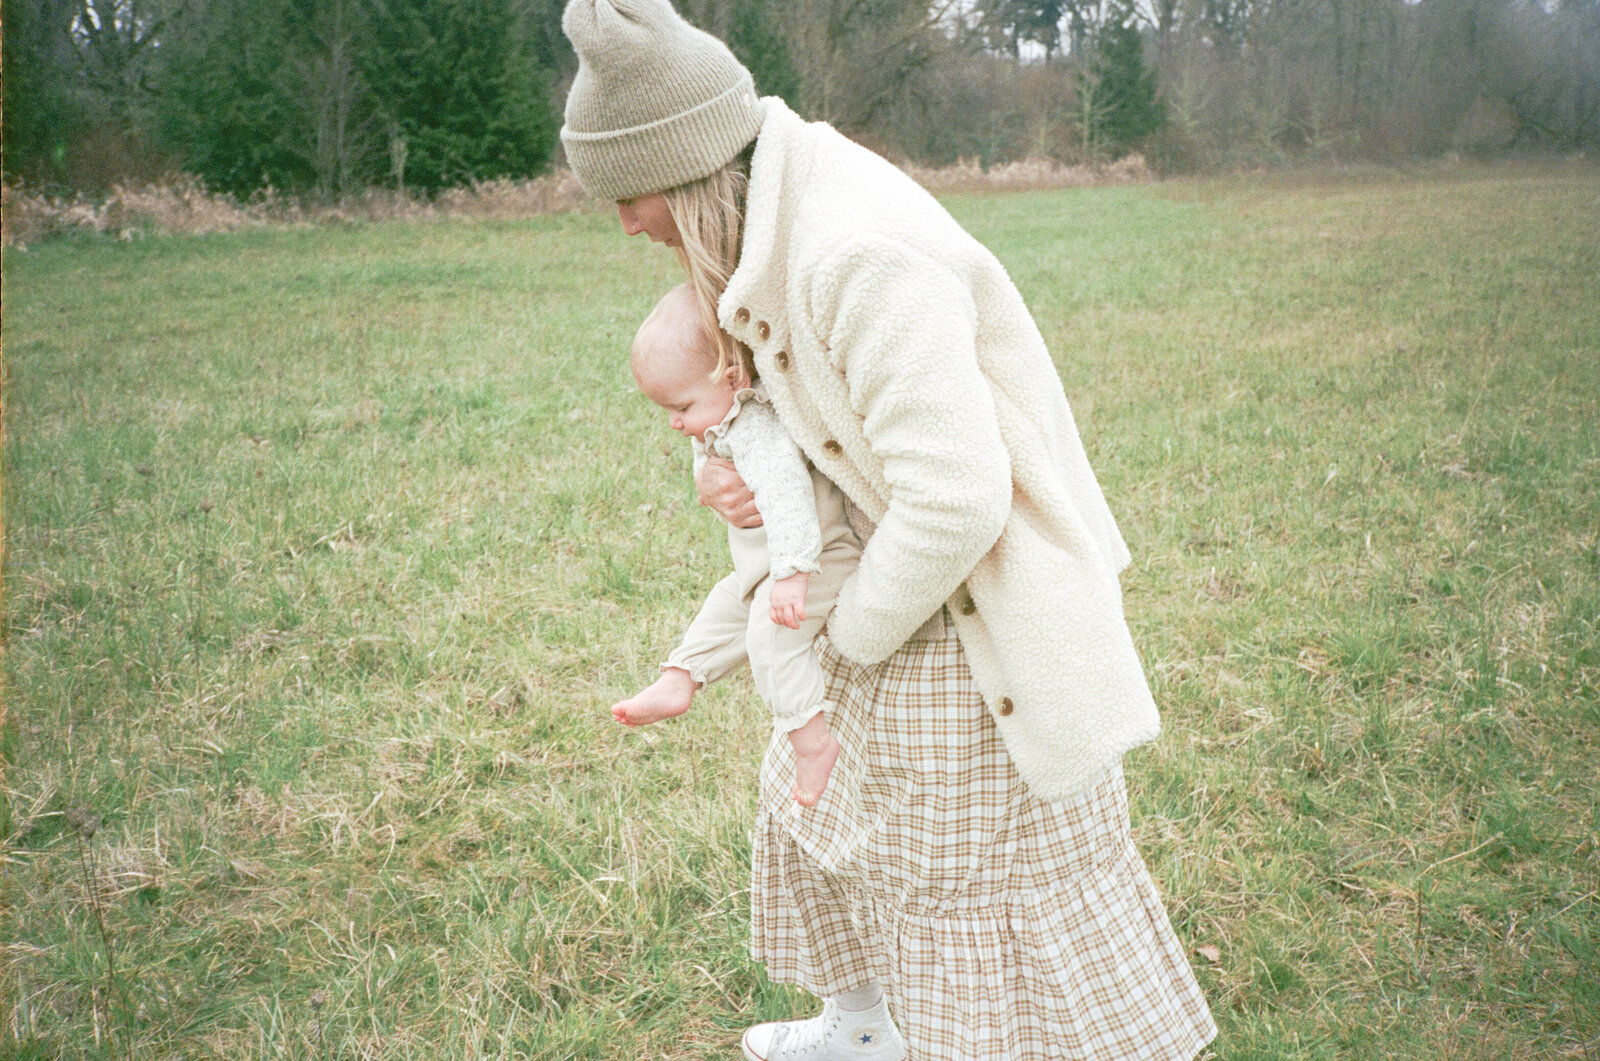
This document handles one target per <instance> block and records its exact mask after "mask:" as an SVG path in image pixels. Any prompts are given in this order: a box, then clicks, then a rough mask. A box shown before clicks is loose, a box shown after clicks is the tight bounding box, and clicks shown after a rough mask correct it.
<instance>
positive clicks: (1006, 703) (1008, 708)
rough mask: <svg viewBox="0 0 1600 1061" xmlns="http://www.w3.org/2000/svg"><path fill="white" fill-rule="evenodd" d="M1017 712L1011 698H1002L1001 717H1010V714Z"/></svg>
mask: <svg viewBox="0 0 1600 1061" xmlns="http://www.w3.org/2000/svg"><path fill="white" fill-rule="evenodd" d="M1015 710H1016V705H1015V704H1013V703H1012V702H1011V697H1009V696H1002V697H1001V698H1000V714H1001V715H1009V714H1011V712H1013V711H1015Z"/></svg>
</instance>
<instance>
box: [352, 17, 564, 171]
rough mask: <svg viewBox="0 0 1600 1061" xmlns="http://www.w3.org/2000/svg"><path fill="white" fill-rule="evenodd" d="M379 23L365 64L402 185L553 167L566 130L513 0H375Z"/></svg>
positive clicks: (363, 56)
mask: <svg viewBox="0 0 1600 1061" xmlns="http://www.w3.org/2000/svg"><path fill="white" fill-rule="evenodd" d="M370 26H371V33H370V35H369V39H368V42H367V47H366V48H364V49H363V51H362V54H361V59H360V66H361V70H362V73H363V75H364V76H365V79H366V82H367V84H368V87H369V88H370V89H371V91H372V94H373V100H374V103H375V106H376V107H377V111H378V114H379V115H380V117H381V118H382V119H383V120H384V122H385V123H386V125H387V127H388V131H389V136H390V142H391V148H392V151H391V158H392V159H393V165H392V170H393V172H392V175H393V176H394V178H395V179H396V180H397V181H399V182H403V183H404V185H405V186H406V187H414V188H420V189H424V190H427V191H435V190H437V189H440V188H444V187H448V186H450V185H453V184H459V183H461V182H463V181H467V180H474V179H485V178H492V177H522V176H529V175H531V174H533V173H535V172H537V171H538V170H540V169H541V168H543V166H544V165H545V164H546V163H547V162H548V161H549V158H550V155H551V153H552V152H553V151H554V149H555V142H556V133H557V130H558V128H559V123H558V121H557V118H556V112H555V108H554V106H553V105H552V104H551V102H550V96H549V91H548V89H547V88H546V86H545V83H544V79H543V76H542V72H541V71H540V70H539V69H538V67H537V66H536V65H535V64H534V63H533V62H532V61H531V60H530V58H529V57H528V55H527V50H526V49H525V48H524V47H523V46H522V43H521V39H520V37H519V35H518V33H517V32H516V29H515V27H516V20H515V12H514V11H513V9H512V5H511V3H510V0H371V19H370Z"/></svg>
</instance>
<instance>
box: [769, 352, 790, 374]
mask: <svg viewBox="0 0 1600 1061" xmlns="http://www.w3.org/2000/svg"><path fill="white" fill-rule="evenodd" d="M773 360H774V361H776V362H777V363H778V371H780V372H787V371H789V351H787V350H779V351H778V356H777V357H775V358H773Z"/></svg>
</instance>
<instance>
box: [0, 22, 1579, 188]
mask: <svg viewBox="0 0 1600 1061" xmlns="http://www.w3.org/2000/svg"><path fill="white" fill-rule="evenodd" d="M679 6H680V8H681V9H682V10H683V11H684V14H685V15H686V16H687V17H689V18H690V19H692V20H693V21H695V22H696V23H698V24H700V25H702V26H704V27H706V28H708V29H710V30H712V31H713V32H715V33H717V34H719V35H720V36H722V37H723V38H724V39H726V40H727V41H728V42H729V44H730V45H731V47H732V48H733V50H734V51H735V53H737V54H738V55H739V56H740V57H741V58H742V59H743V60H744V62H745V63H746V64H747V65H749V66H750V68H751V69H752V71H753V72H754V73H755V75H756V79H757V81H758V83H759V86H760V88H761V89H762V91H764V92H768V93H776V94H779V95H781V96H783V97H784V98H785V99H786V100H788V101H789V103H790V104H791V105H793V106H795V107H796V108H797V109H798V110H799V111H800V112H801V113H802V114H804V115H806V116H808V117H811V118H817V119H825V120H828V121H831V122H833V123H834V124H835V125H837V126H839V127H840V128H841V129H843V130H844V131H846V132H847V133H849V134H851V135H853V136H855V137H857V138H858V139H860V140H863V141H864V142H866V143H868V144H870V145H871V146H873V147H875V148H877V149H879V150H881V151H883V152H885V153H886V154H888V155H890V156H891V157H894V158H896V159H897V160H900V161H905V162H913V163H917V164H920V165H925V166H929V165H931V166H940V165H947V164H950V163H953V162H956V161H957V160H960V159H969V160H976V161H977V162H978V163H979V164H980V165H981V166H983V167H984V168H987V167H989V166H991V165H995V164H999V163H1006V162H1010V161H1014V160H1017V159H1022V158H1047V159H1052V160H1055V161H1060V162H1065V163H1080V162H1085V161H1098V160H1105V159H1111V158H1116V157H1120V156H1122V155H1124V154H1127V153H1129V152H1131V151H1135V150H1138V151H1141V152H1143V154H1144V155H1145V157H1146V158H1148V159H1149V160H1150V162H1151V164H1152V165H1153V166H1154V167H1155V168H1156V169H1157V170H1158V171H1160V172H1165V173H1171V172H1183V171H1193V170H1208V169H1231V168H1238V167H1249V166H1258V165H1274V164H1281V163H1286V162H1288V163H1292V162H1296V161H1299V160H1311V161H1327V160H1330V159H1333V160H1342V159H1351V158H1379V159H1393V158H1408V157H1419V156H1430V155H1437V154H1441V153H1447V152H1451V151H1470V152H1479V151H1490V152H1494V151H1504V150H1507V149H1510V150H1518V149H1528V148H1532V149H1556V150H1560V151H1573V150H1583V149H1592V148H1593V147H1595V146H1600V0H1543V2H1529V0H790V2H783V3H778V2H773V0H679ZM561 8H562V0H251V2H248V3H242V2H237V0H6V3H5V5H4V34H5V36H4V77H5V100H4V103H5V114H4V123H5V130H4V131H5V153H4V170H5V176H6V180H7V183H8V184H10V185H11V186H12V188H13V189H16V188H18V187H22V188H26V189H28V190H31V191H34V192H45V193H52V194H54V193H62V192H69V191H70V192H88V193H91V194H92V193H95V192H97V191H104V190H107V189H109V188H111V187H112V186H113V185H115V184H118V183H122V184H127V183H130V182H134V183H137V182H141V181H154V180H159V179H162V178H165V177H168V176H170V175H171V174H173V173H175V172H184V173H188V174H192V175H196V176H198V177H199V178H201V179H202V180H203V181H204V182H205V185H206V186H207V187H208V188H210V189H212V190H213V191H221V192H227V193H231V194H234V195H238V196H249V195H251V194H255V193H259V192H262V191H264V190H267V189H271V190H273V191H275V192H277V193H286V194H293V195H303V196H309V197H311V198H323V199H334V198H338V197H340V196H347V195H351V194H356V193H360V192H363V191H366V190H371V189H375V188H392V189H400V190H405V191H408V192H415V193H421V194H423V195H430V194H433V193H436V192H437V191H439V190H440V189H444V188H449V187H456V186H462V185H466V184H470V183H472V182H475V181H484V180H491V179H500V178H512V179H516V178H522V177H528V176H533V175H536V174H539V173H541V172H543V171H545V170H547V169H548V168H550V167H551V166H552V165H555V164H557V163H559V161H560V159H559V150H560V148H559V143H558V139H557V130H558V129H559V126H560V101H561V100H562V99H563V98H564V95H565V91H566V86H567V84H568V83H570V79H571V77H572V74H573V72H574V70H575V69H576V58H575V56H574V55H573V54H572V52H571V49H570V48H569V47H568V45H567V43H566V41H565V39H564V38H563V37H562V35H561V31H560V14H561Z"/></svg>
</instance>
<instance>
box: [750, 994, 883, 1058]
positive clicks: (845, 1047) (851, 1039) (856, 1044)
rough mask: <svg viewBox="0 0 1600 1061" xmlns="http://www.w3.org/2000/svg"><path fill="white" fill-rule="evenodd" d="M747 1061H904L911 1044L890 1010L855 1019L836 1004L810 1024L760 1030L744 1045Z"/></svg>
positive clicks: (759, 1026) (800, 1022) (786, 1023)
mask: <svg viewBox="0 0 1600 1061" xmlns="http://www.w3.org/2000/svg"><path fill="white" fill-rule="evenodd" d="M739 1045H740V1047H742V1048H743V1050H744V1056H745V1058H746V1059H747V1061H904V1059H905V1056H906V1044H905V1040H903V1039H901V1038H900V1029H899V1028H896V1027H895V1026H894V1020H893V1019H891V1018H890V1016H889V1004H888V1003H887V1002H881V1001H880V1002H879V1003H878V1004H877V1005H876V1006H873V1007H872V1008H871V1009H869V1010H864V1011H862V1012H860V1013H852V1012H850V1011H848V1010H842V1009H840V1008H839V1007H838V1006H837V1005H836V1004H835V1003H834V1001H833V1000H832V999H824V1000H823V1002H822V1015H821V1016H819V1017H812V1018H811V1019H810V1020H790V1021H780V1022H777V1023H772V1024H757V1025H756V1026H755V1027H754V1028H750V1029H748V1030H746V1031H745V1033H744V1039H743V1041H741V1042H740V1044H739Z"/></svg>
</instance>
